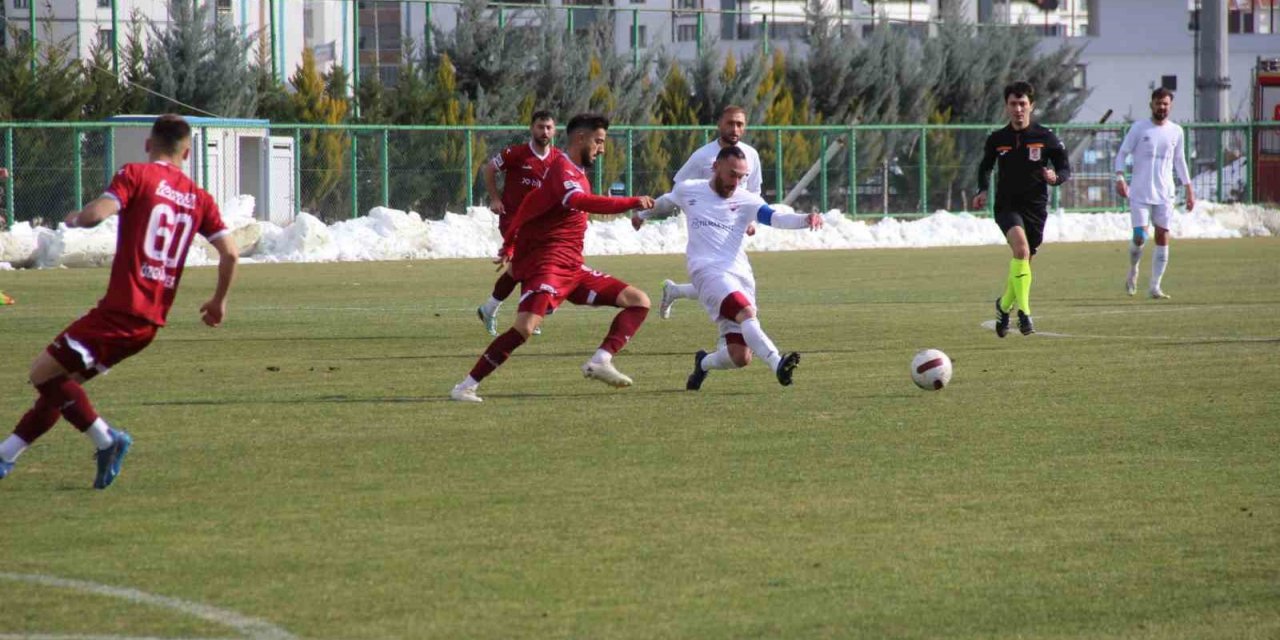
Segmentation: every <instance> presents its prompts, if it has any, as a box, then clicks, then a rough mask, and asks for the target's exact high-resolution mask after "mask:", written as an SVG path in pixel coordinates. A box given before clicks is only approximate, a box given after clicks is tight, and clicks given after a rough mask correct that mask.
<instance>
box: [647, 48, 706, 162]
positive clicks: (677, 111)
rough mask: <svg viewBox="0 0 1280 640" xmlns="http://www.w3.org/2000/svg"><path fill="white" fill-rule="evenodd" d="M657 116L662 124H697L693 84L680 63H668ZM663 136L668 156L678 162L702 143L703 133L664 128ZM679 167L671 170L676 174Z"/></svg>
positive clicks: (655, 113) (656, 108)
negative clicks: (686, 76)
mask: <svg viewBox="0 0 1280 640" xmlns="http://www.w3.org/2000/svg"><path fill="white" fill-rule="evenodd" d="M654 116H655V117H656V119H657V121H658V122H659V123H661V124H663V125H668V126H671V125H686V126H687V125H697V124H698V114H697V112H696V111H695V110H694V106H693V87H691V86H690V84H689V81H688V79H686V78H685V75H684V71H682V70H681V69H680V65H679V64H678V63H675V62H668V66H667V69H666V75H665V81H664V83H663V86H662V92H661V93H660V94H658V102H657V104H656V105H654ZM662 135H663V138H664V143H663V144H664V146H665V148H666V152H667V155H668V156H669V157H671V158H674V159H676V161H677V162H684V158H688V157H689V156H690V155H692V154H693V152H694V151H695V150H697V148H698V147H700V146H702V134H700V133H698V132H697V131H691V132H688V133H684V132H678V131H665V132H663V134H662ZM678 169H679V166H678V165H677V166H675V167H672V168H671V169H670V171H671V173H672V174H674V173H675V172H676V170H678Z"/></svg>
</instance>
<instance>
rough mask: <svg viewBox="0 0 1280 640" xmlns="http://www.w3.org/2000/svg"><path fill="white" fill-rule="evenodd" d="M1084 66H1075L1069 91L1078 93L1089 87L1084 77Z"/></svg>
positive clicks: (1086, 78)
mask: <svg viewBox="0 0 1280 640" xmlns="http://www.w3.org/2000/svg"><path fill="white" fill-rule="evenodd" d="M1086 69H1087V68H1086V67H1085V65H1082V64H1078V65H1076V69H1075V73H1073V74H1071V91H1072V93H1079V92H1081V91H1084V90H1085V88H1087V87H1088V86H1089V82H1088V77H1087V76H1086V75H1085V72H1086Z"/></svg>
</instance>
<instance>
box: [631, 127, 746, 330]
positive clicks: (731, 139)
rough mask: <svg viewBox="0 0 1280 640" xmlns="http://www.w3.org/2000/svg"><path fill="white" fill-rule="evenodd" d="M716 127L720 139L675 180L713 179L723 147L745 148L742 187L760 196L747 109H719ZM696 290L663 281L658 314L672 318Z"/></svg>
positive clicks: (637, 221) (639, 219) (640, 216)
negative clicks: (680, 302)
mask: <svg viewBox="0 0 1280 640" xmlns="http://www.w3.org/2000/svg"><path fill="white" fill-rule="evenodd" d="M716 130H717V132H718V133H719V134H720V135H719V137H718V138H716V139H715V140H712V141H711V142H709V143H707V144H705V145H703V146H702V147H700V148H699V149H698V150H697V151H694V152H693V155H691V156H689V159H688V160H686V161H685V163H684V166H683V167H680V170H679V171H677V172H676V176H675V178H673V179H672V182H673V183H675V184H677V185H678V184H680V183H681V182H684V181H685V180H710V179H711V171H712V169H711V165H712V164H714V163H715V161H716V155H717V154H719V153H720V150H721V149H724V148H726V147H733V146H736V147H738V148H739V149H742V153H743V156H744V157H745V158H746V159H747V177H746V180H744V183H745V184H743V185H742V187H743V188H744V189H746V190H747V191H748V192H750V193H754V194H756V195H760V186H761V183H762V179H761V177H760V154H759V153H758V152H756V150H755V148H753V147H752V146H751V145H749V144H747V143H745V142H743V141H742V134H743V133H744V132H745V131H746V130H747V112H746V110H745V109H743V108H742V107H739V106H737V105H729V106H727V107H725V108H724V111H721V112H720V120H719V121H718V122H717V123H716ZM649 216H650V212H649V211H641V212H639V213H637V214H636V215H635V216H634V217H633V218H632V224H634V225H635V227H636V228H637V229H639V228H640V225H641V224H643V223H644V220H646V219H648V218H649ZM755 232H756V230H755V225H748V226H747V229H746V232H745V233H746V234H747V235H754V234H755ZM696 297H698V293H697V291H696V290H695V289H694V286H693V284H691V283H685V284H678V283H676V282H674V281H672V280H664V281H663V282H662V303H661V304H660V305H658V317H659V318H662V319H666V318H670V317H671V305H673V304H675V303H676V300H680V299H682V298H696Z"/></svg>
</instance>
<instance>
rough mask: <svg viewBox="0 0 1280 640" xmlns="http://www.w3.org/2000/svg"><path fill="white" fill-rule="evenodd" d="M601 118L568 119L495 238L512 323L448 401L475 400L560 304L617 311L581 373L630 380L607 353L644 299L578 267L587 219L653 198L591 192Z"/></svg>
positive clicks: (642, 313) (634, 320) (618, 382)
mask: <svg viewBox="0 0 1280 640" xmlns="http://www.w3.org/2000/svg"><path fill="white" fill-rule="evenodd" d="M608 130H609V119H608V118H606V117H604V116H602V115H598V114H592V113H583V114H579V115H576V116H574V117H573V119H571V120H569V126H568V127H567V129H566V131H567V133H568V138H569V141H568V146H567V148H566V149H565V151H564V153H563V154H560V155H558V156H557V157H555V158H554V159H553V160H552V161H551V164H550V166H548V168H547V175H546V177H545V178H544V179H543V181H542V186H541V187H539V188H537V189H535V190H533V191H532V192H530V194H529V195H528V196H527V197H526V198H525V199H524V201H523V202H521V203H520V208H519V210H518V211H517V212H516V214H515V217H514V218H513V219H512V220H511V223H510V226H508V227H507V231H506V233H504V234H503V238H502V240H503V244H502V252H501V254H500V256H499V257H500V258H502V260H503V261H504V262H509V263H510V264H511V273H512V275H513V276H514V277H515V278H516V280H518V281H519V282H520V306H519V308H518V309H519V311H518V313H517V315H516V320H515V324H513V325H512V326H511V329H509V330H507V332H506V333H504V334H502V335H500V336H498V337H497V339H495V340H494V341H493V342H491V343H490V344H489V347H488V348H487V349H485V351H484V354H482V355H481V356H480V359H479V360H477V361H476V365H475V367H473V368H472V369H471V373H470V374H468V375H467V377H466V379H464V380H463V381H462V382H459V383H458V384H457V386H455V387H454V388H453V391H452V392H450V394H449V397H451V398H453V399H454V400H459V401H462V402H481V398H480V396H479V395H478V394H477V393H476V389H477V388H478V387H479V386H480V382H481V381H483V380H484V379H485V377H487V376H488V375H489V374H491V373H493V371H494V370H495V369H497V368H498V367H499V366H501V365H502V363H503V362H506V361H507V358H508V357H510V356H511V352H512V351H515V350H516V349H517V348H518V347H519V346H520V345H522V344H524V343H525V341H526V340H528V339H529V336H530V335H531V334H532V333H533V331H534V330H535V329H536V328H537V327H538V326H539V325H540V324H541V323H542V318H543V317H544V316H545V315H546V314H548V313H551V312H553V311H555V309H556V307H558V306H560V304H561V303H562V302H564V301H565V300H569V301H570V302H572V303H574V304H580V305H593V306H613V307H620V308H621V309H622V311H619V312H618V315H617V316H615V317H614V319H613V325H612V326H610V327H609V333H608V335H607V336H605V339H604V342H602V343H601V344H600V348H599V349H597V350H596V353H595V355H593V356H592V357H591V359H590V360H588V361H587V362H586V364H583V365H582V373H583V375H584V376H586V377H588V378H594V379H596V380H600V381H601V382H604V383H606V384H608V385H610V386H614V387H627V386H630V385H631V378H628V377H627V376H625V375H623V374H622V373H621V372H620V371H618V370H617V368H615V367H614V366H613V356H614V354H616V353H618V351H620V350H621V349H622V348H623V347H624V346H626V344H627V342H628V341H630V340H631V337H632V336H633V335H635V333H636V331H637V330H638V329H639V328H640V325H641V323H643V322H644V319H645V317H646V316H648V315H649V296H647V295H645V293H644V292H643V291H641V290H639V289H637V288H635V287H632V286H630V285H628V284H627V283H625V282H623V281H621V280H618V279H617V278H614V277H613V276H610V275H607V274H604V273H601V272H599V271H593V270H592V269H591V268H589V267H587V266H585V265H584V264H583V263H582V245H583V239H584V237H585V236H586V233H587V214H588V213H602V214H616V213H625V212H627V211H630V210H632V209H648V208H651V207H653V198H650V197H648V196H641V197H637V198H611V197H607V196H596V195H592V194H591V182H590V180H588V179H587V173H586V170H587V169H590V168H591V167H592V165H593V164H594V163H595V161H596V158H598V157H599V156H601V155H603V154H604V145H605V140H606V138H607V137H608V135H607V134H608Z"/></svg>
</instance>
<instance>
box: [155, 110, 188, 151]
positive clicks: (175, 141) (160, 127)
mask: <svg viewBox="0 0 1280 640" xmlns="http://www.w3.org/2000/svg"><path fill="white" fill-rule="evenodd" d="M190 138H191V125H189V124H187V120H186V118H183V117H182V116H180V115H177V114H173V113H166V114H164V115H162V116H160V117H159V118H156V121H155V124H152V125H151V146H152V147H154V148H155V149H156V151H159V152H161V153H175V152H176V151H177V150H178V148H179V146H180V145H181V144H182V142H183V141H184V140H189V139H190Z"/></svg>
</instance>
